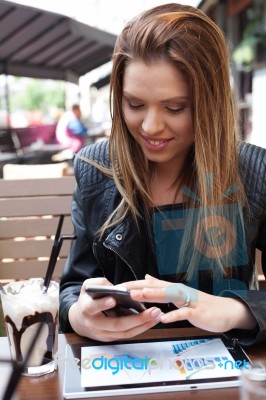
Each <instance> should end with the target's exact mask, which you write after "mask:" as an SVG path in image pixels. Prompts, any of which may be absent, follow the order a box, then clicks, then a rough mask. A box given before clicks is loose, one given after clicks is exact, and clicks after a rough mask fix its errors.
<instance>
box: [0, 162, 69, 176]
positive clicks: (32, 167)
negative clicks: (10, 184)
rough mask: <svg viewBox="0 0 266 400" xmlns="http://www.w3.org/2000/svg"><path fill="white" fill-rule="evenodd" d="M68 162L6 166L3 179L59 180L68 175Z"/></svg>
mask: <svg viewBox="0 0 266 400" xmlns="http://www.w3.org/2000/svg"><path fill="white" fill-rule="evenodd" d="M68 169H69V165H68V163H67V162H60V163H54V164H23V165H19V164H5V165H4V166H3V179H34V178H59V177H60V176H67V175H68Z"/></svg>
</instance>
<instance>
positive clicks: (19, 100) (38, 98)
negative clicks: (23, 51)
mask: <svg viewBox="0 0 266 400" xmlns="http://www.w3.org/2000/svg"><path fill="white" fill-rule="evenodd" d="M22 79H23V78H17V79H16V81H17V83H21V82H23V81H21V80H22ZM21 86H22V88H21V90H20V91H19V92H15V93H14V92H13V93H12V96H10V104H11V109H12V111H16V110H29V111H30V110H41V111H44V112H46V111H48V110H49V109H50V108H52V107H55V108H64V101H65V100H64V86H63V82H53V84H52V85H51V84H50V83H49V84H48V83H47V81H45V80H40V79H28V80H27V81H26V83H25V82H24V83H23V84H22V85H21Z"/></svg>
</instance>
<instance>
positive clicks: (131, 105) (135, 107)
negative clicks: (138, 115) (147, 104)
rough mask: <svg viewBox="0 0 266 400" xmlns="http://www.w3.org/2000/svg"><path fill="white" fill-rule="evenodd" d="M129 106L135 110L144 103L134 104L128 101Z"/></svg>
mask: <svg viewBox="0 0 266 400" xmlns="http://www.w3.org/2000/svg"><path fill="white" fill-rule="evenodd" d="M128 106H129V108H132V109H133V110H137V109H138V108H141V107H142V106H143V104H132V103H128Z"/></svg>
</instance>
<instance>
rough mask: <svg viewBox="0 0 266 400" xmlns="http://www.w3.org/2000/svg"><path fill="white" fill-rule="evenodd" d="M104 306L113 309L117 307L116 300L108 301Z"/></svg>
mask: <svg viewBox="0 0 266 400" xmlns="http://www.w3.org/2000/svg"><path fill="white" fill-rule="evenodd" d="M104 304H105V305H106V307H112V306H114V305H115V301H114V299H107V300H106V302H105V303H104Z"/></svg>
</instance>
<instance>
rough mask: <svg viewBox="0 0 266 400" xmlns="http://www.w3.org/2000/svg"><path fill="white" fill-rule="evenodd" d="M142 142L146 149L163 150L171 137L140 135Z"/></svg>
mask: <svg viewBox="0 0 266 400" xmlns="http://www.w3.org/2000/svg"><path fill="white" fill-rule="evenodd" d="M142 139H143V144H144V146H145V147H146V148H147V149H148V150H152V151H159V150H164V149H165V148H166V147H167V146H168V143H169V142H170V141H171V140H172V139H149V138H147V137H144V136H142Z"/></svg>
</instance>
